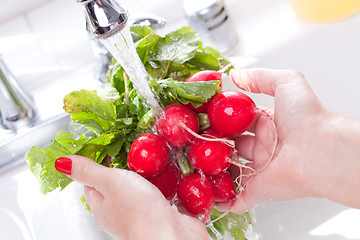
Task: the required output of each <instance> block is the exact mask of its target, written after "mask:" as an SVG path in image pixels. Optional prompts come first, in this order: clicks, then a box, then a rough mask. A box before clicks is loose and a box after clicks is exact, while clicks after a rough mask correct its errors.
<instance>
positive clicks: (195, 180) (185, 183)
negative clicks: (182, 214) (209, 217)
mask: <svg viewBox="0 0 360 240" xmlns="http://www.w3.org/2000/svg"><path fill="white" fill-rule="evenodd" d="M177 196H178V198H179V200H180V203H181V205H182V206H183V207H184V208H185V209H186V210H187V211H188V212H190V213H192V214H195V215H199V214H207V213H209V211H210V210H211V209H212V207H213V205H214V199H215V195H214V186H213V184H212V183H211V181H210V180H209V179H207V178H206V177H205V176H202V175H200V174H199V173H193V174H189V175H186V176H185V177H184V178H182V179H181V180H180V182H179V185H178V189H177Z"/></svg>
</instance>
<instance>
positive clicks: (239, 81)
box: [230, 68, 308, 96]
mask: <svg viewBox="0 0 360 240" xmlns="http://www.w3.org/2000/svg"><path fill="white" fill-rule="evenodd" d="M230 78H231V79H232V81H233V82H234V84H235V85H236V86H238V87H239V88H241V89H243V90H245V91H249V92H254V93H264V94H267V95H270V96H275V94H276V90H277V89H278V87H279V86H280V85H282V84H283V83H290V82H291V83H293V84H295V85H296V87H302V88H303V87H308V86H307V84H306V81H305V78H304V76H303V75H302V74H301V73H299V72H297V71H292V70H276V69H262V68H254V69H232V70H231V71H230ZM299 83H300V84H299Z"/></svg>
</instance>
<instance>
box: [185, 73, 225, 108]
mask: <svg viewBox="0 0 360 240" xmlns="http://www.w3.org/2000/svg"><path fill="white" fill-rule="evenodd" d="M222 74H223V71H221V70H220V71H212V70H203V71H200V72H197V73H194V74H193V75H191V76H190V77H189V78H188V79H186V82H201V81H213V80H218V81H221V76H222ZM220 88H221V83H220ZM186 106H188V107H190V108H191V109H192V110H193V111H195V112H196V113H206V111H207V108H208V106H209V102H206V103H203V105H201V106H200V107H197V108H195V107H194V106H193V105H192V103H188V104H186Z"/></svg>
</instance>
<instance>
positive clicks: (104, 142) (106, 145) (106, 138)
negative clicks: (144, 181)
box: [75, 131, 125, 163]
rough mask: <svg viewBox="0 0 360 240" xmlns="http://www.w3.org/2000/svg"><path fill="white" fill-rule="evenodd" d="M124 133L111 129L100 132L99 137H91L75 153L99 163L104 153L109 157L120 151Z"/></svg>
mask: <svg viewBox="0 0 360 240" xmlns="http://www.w3.org/2000/svg"><path fill="white" fill-rule="evenodd" d="M123 137H124V135H123V133H122V132H120V131H111V132H108V133H104V134H101V135H100V136H99V137H96V138H91V139H90V140H89V141H87V143H86V144H84V146H83V147H82V148H80V149H79V150H78V151H77V152H76V153H75V154H77V155H81V156H84V157H88V158H91V159H93V160H94V161H95V162H98V163H101V162H102V161H103V159H104V158H105V156H106V155H110V156H111V157H113V156H115V155H116V154H118V153H119V152H120V149H121V147H122V145H123V143H124V141H125V140H124V139H123Z"/></svg>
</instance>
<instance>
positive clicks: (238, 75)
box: [230, 68, 242, 87]
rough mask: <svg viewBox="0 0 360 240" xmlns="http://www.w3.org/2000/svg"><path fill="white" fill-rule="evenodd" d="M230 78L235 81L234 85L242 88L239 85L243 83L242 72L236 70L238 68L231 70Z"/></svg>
mask: <svg viewBox="0 0 360 240" xmlns="http://www.w3.org/2000/svg"><path fill="white" fill-rule="evenodd" d="M230 77H231V80H232V81H233V83H234V84H235V85H237V86H238V87H240V86H239V84H241V83H242V82H241V73H240V70H239V69H236V68H234V69H231V70H230Z"/></svg>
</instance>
